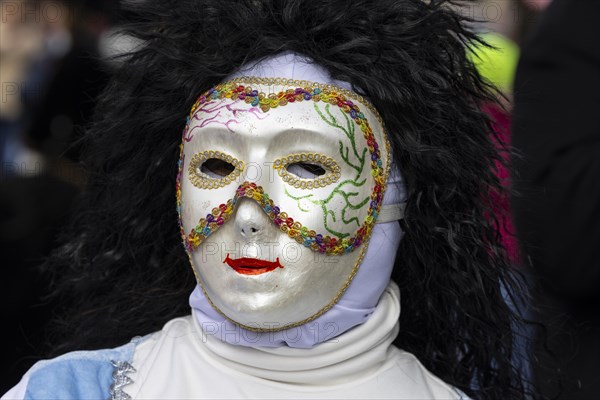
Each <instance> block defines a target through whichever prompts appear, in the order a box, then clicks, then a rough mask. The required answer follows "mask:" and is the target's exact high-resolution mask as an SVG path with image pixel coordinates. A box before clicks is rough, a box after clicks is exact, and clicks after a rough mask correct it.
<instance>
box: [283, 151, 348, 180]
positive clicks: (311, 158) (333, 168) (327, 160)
mask: <svg viewBox="0 0 600 400" xmlns="http://www.w3.org/2000/svg"><path fill="white" fill-rule="evenodd" d="M302 162H306V163H309V164H310V163H315V164H317V165H319V166H322V167H325V169H326V170H327V171H328V172H327V173H326V174H325V175H323V176H319V177H318V178H314V179H306V178H299V177H297V176H295V175H293V174H290V173H289V172H288V171H287V166H288V165H290V164H294V163H302ZM273 168H275V170H276V171H277V173H278V174H279V176H281V179H283V181H284V182H287V183H288V184H290V185H292V186H293V187H295V188H297V189H313V188H319V187H325V186H327V185H330V184H332V183H335V182H337V181H338V180H339V179H340V176H341V173H340V167H339V165H337V163H336V162H335V161H334V160H333V158H331V157H327V156H326V155H324V154H318V153H315V154H305V153H302V154H292V155H289V156H287V157H283V158H278V159H277V160H275V162H274V163H273Z"/></svg>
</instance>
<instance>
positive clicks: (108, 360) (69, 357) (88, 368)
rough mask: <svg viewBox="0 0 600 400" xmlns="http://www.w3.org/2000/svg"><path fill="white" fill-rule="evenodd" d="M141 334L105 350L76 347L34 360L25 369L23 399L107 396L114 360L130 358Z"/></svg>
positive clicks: (141, 340)
mask: <svg viewBox="0 0 600 400" xmlns="http://www.w3.org/2000/svg"><path fill="white" fill-rule="evenodd" d="M145 339H146V337H144V338H135V339H133V340H132V341H131V342H129V343H127V344H126V345H123V346H120V347H117V348H114V349H105V350H94V351H75V352H71V353H67V354H65V355H63V356H60V357H57V358H54V359H51V360H44V361H39V362H37V363H36V364H35V365H34V366H33V367H32V368H31V369H30V370H29V372H28V373H27V375H28V378H29V380H28V382H27V390H26V391H25V397H24V399H26V400H29V399H31V400H33V399H35V400H41V399H44V400H47V399H61V400H67V399H68V400H71V399H72V400H87V399H90V400H91V399H108V398H109V397H110V392H109V390H110V385H111V384H112V383H113V377H112V374H113V371H114V370H115V367H114V366H113V364H112V362H113V361H126V362H131V360H132V358H133V353H134V351H135V348H136V346H137V345H138V344H139V343H141V342H143V341H144V340H145Z"/></svg>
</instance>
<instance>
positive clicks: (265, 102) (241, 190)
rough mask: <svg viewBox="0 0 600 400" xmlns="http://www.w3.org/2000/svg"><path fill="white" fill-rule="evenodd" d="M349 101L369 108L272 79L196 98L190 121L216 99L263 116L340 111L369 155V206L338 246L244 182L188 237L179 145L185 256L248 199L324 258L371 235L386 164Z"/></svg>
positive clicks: (321, 89) (323, 90) (345, 95)
mask: <svg viewBox="0 0 600 400" xmlns="http://www.w3.org/2000/svg"><path fill="white" fill-rule="evenodd" d="M244 83H245V84H248V83H252V84H258V85H293V84H301V85H300V86H299V87H297V88H296V89H288V90H286V91H285V92H284V91H281V92H279V93H271V94H269V95H265V93H262V92H259V91H258V90H254V89H252V87H251V86H244ZM350 98H353V99H355V100H356V99H359V100H360V101H361V102H363V104H367V107H369V108H370V109H371V106H370V105H368V104H369V103H368V102H366V101H365V100H364V99H363V98H362V97H360V96H358V95H356V94H354V93H353V92H349V91H346V90H343V89H340V88H337V87H335V86H333V85H322V84H318V83H313V82H306V81H293V80H284V79H278V78H274V79H270V78H266V79H262V78H253V77H243V78H239V79H236V80H232V81H228V82H223V83H221V84H219V85H217V86H216V87H214V88H212V89H210V90H208V91H207V92H206V93H205V94H203V95H201V96H200V97H199V98H198V100H197V101H196V103H195V104H194V105H193V107H192V109H191V112H190V118H191V116H193V115H194V114H195V112H196V111H197V110H198V109H199V108H200V107H202V106H203V105H205V104H209V103H210V102H212V101H214V100H219V99H231V100H243V101H244V102H246V103H247V104H250V105H251V106H253V107H256V106H259V107H260V108H261V110H262V111H263V112H267V111H269V110H270V109H272V108H277V107H283V106H286V105H287V104H290V103H295V102H302V101H314V102H319V101H323V102H326V103H329V104H332V105H337V106H338V107H340V109H341V110H343V111H344V112H345V113H347V114H348V115H349V116H350V117H351V118H352V119H353V120H354V122H355V123H356V124H357V125H358V126H359V127H360V130H361V131H362V133H363V135H364V137H365V139H366V141H367V147H368V149H369V152H370V155H371V157H370V158H371V161H372V162H371V176H372V177H373V181H374V186H373V191H372V193H371V202H370V203H369V209H368V211H367V216H366V217H365V220H364V222H363V224H362V226H360V227H359V228H358V230H357V231H356V233H355V234H354V236H352V237H350V238H343V239H341V240H340V241H338V240H337V239H336V238H333V237H330V236H328V235H321V234H317V233H315V231H314V230H310V229H308V228H307V227H303V226H302V224H300V223H299V222H297V221H294V220H293V219H292V218H290V217H288V216H287V214H286V213H283V212H280V210H279V208H278V207H277V206H276V205H274V204H273V201H272V200H271V199H270V198H269V196H268V195H267V194H266V193H264V191H263V189H262V188H261V187H259V186H256V184H254V183H249V182H244V183H242V184H241V185H240V186H239V187H238V189H237V190H236V194H235V197H234V198H233V199H230V200H228V201H227V203H225V204H221V205H219V207H215V208H214V209H213V210H212V213H211V214H208V215H207V216H206V218H201V219H200V221H199V222H198V225H196V227H195V228H194V229H192V230H191V232H190V233H189V234H186V233H185V232H184V231H183V223H182V221H181V182H180V180H181V175H182V173H181V169H182V168H183V141H182V144H181V159H180V164H179V168H180V171H179V174H178V176H177V187H176V189H177V207H178V212H179V226H180V229H181V234H182V239H183V241H184V245H185V248H186V250H187V251H188V252H190V253H191V252H193V251H194V250H196V249H197V248H198V246H199V245H200V244H201V243H202V241H203V240H204V239H206V238H207V237H208V236H210V235H211V234H212V233H213V232H214V231H215V230H216V229H218V227H219V226H221V225H223V224H224V223H225V222H226V221H227V220H228V219H229V218H230V217H231V215H232V213H233V208H234V206H235V204H236V202H237V201H238V199H239V198H240V197H250V198H253V199H255V200H256V201H258V202H259V204H261V206H262V207H263V210H264V211H265V212H266V213H267V215H269V217H270V218H271V219H272V220H273V222H274V223H275V224H276V225H277V226H279V227H280V229H281V230H282V231H284V232H287V233H288V235H289V236H290V237H293V238H294V239H295V240H296V241H297V242H298V243H302V244H304V245H305V246H307V247H310V248H311V249H313V250H315V251H319V252H321V253H325V254H327V255H334V254H345V253H349V252H351V251H353V250H354V249H356V248H358V247H359V246H360V245H361V244H362V243H363V242H364V241H365V239H366V238H368V236H369V235H370V232H371V230H372V229H373V225H374V224H375V222H376V220H377V215H378V212H379V209H380V207H381V202H382V201H383V193H384V191H385V185H386V183H387V178H388V176H389V170H390V163H388V165H387V167H386V168H384V167H383V162H382V160H381V151H380V148H379V144H378V143H377V141H376V140H375V136H374V135H373V131H372V129H371V127H370V126H369V123H368V121H367V119H366V117H365V115H364V114H363V113H362V112H361V110H360V108H359V107H358V105H356V104H355V103H354V102H353V101H352V100H350ZM372 111H373V112H374V113H375V115H376V116H377V118H378V119H379V120H380V121H381V119H380V117H379V114H378V113H377V112H376V111H375V110H374V109H372ZM190 118H188V121H187V124H186V127H185V129H184V132H183V137H184V138H185V137H186V132H187V130H188V127H189V121H190ZM382 126H383V124H382ZM385 144H386V149H387V151H388V152H389V143H388V142H387V140H386V143H385ZM275 211H277V212H275ZM269 213H270V214H269ZM284 217H285V218H284Z"/></svg>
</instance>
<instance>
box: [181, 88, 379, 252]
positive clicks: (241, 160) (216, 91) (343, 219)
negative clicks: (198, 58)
mask: <svg viewBox="0 0 600 400" xmlns="http://www.w3.org/2000/svg"><path fill="white" fill-rule="evenodd" d="M214 129H219V131H220V132H221V135H217V134H215V131H214ZM223 132H225V134H224V136H223ZM227 132H230V133H231V135H229V136H230V137H229V140H228V138H227V136H228V135H227ZM282 132H283V134H282ZM279 134H280V137H279V136H277V135H279ZM284 134H287V135H284ZM195 135H202V138H199V137H197V140H193V139H194V137H196V136H195ZM241 139H245V140H248V141H251V143H252V145H248V143H250V142H245V141H244V140H241ZM326 139H327V140H326ZM224 141H225V142H227V141H230V142H231V143H229V144H228V145H227V146H226V147H227V150H228V151H229V152H227V151H219V148H221V149H224V147H222V146H219V145H218V143H221V144H222V143H223V142H224ZM261 141H262V142H261ZM183 143H185V146H186V148H185V151H183V150H182V160H181V162H180V174H179V175H180V177H179V179H178V182H179V183H178V189H179V190H178V193H180V189H181V184H182V180H181V177H182V176H183V175H186V174H187V175H188V177H189V183H188V182H186V180H184V181H183V184H184V185H186V184H188V185H189V184H190V183H191V184H193V186H195V187H196V190H198V189H200V190H202V191H206V192H207V193H206V198H207V200H205V201H203V202H201V203H198V204H194V205H189V204H188V205H187V208H186V205H183V207H184V209H182V204H181V201H180V197H179V198H178V203H179V210H180V215H181V214H183V215H184V218H183V219H185V220H186V222H187V221H190V220H193V221H198V223H197V224H195V225H194V226H183V225H184V224H182V225H181V227H182V236H183V238H184V242H185V244H186V248H187V250H188V251H194V250H195V249H196V248H197V247H198V246H199V245H200V244H201V243H202V242H203V241H204V240H205V239H206V238H207V237H209V236H210V235H211V234H213V233H214V232H215V231H216V230H217V229H219V227H220V226H221V225H223V224H224V223H226V221H227V220H228V219H229V217H230V216H231V214H232V213H233V211H234V209H235V205H236V204H237V202H239V200H240V199H241V198H244V197H247V198H251V199H253V200H255V201H257V202H258V203H259V204H260V206H261V208H262V209H263V211H264V212H265V213H266V214H267V215H268V216H269V218H270V219H271V220H272V221H273V223H274V224H275V225H276V226H277V227H279V228H280V229H281V230H282V231H283V232H286V233H288V235H289V236H290V237H291V238H294V239H295V240H296V241H297V242H298V243H301V244H303V245H304V246H306V247H309V248H310V249H312V250H314V251H318V252H321V253H325V254H328V255H335V254H337V255H340V254H345V253H348V252H352V251H353V250H355V249H356V248H358V247H360V246H361V245H362V243H363V242H364V240H365V238H367V237H368V236H369V234H370V231H371V229H372V227H373V225H374V223H375V222H376V219H377V215H378V212H379V207H380V206H381V201H382V198H383V194H384V191H385V184H386V182H387V178H388V175H389V167H390V165H389V164H390V162H389V161H390V150H389V143H388V140H387V137H386V135H385V132H384V127H383V124H382V122H381V118H380V117H379V114H378V113H377V112H376V110H375V109H374V108H373V107H372V106H371V105H370V104H369V103H368V102H367V101H366V100H365V99H364V98H362V97H361V96H358V95H357V94H355V93H353V92H350V91H347V90H344V89H340V88H337V87H335V86H332V85H322V84H317V83H312V82H306V81H291V80H283V79H262V78H239V79H236V80H234V81H229V82H225V83H223V84H220V85H219V86H217V87H215V88H213V89H211V90H210V91H208V92H207V93H205V94H203V95H202V96H200V97H199V99H198V101H197V102H196V103H195V104H194V106H193V108H192V111H191V113H190V118H189V119H188V124H187V126H186V129H185V131H184V139H183ZM183 143H182V144H183ZM257 143H261V144H262V145H257ZM230 153H234V154H230ZM236 153H237V154H236ZM213 157H214V158H222V159H223V160H224V161H226V162H228V163H231V164H232V165H233V166H234V167H235V169H234V170H233V172H232V173H231V174H230V175H228V176H227V177H226V178H224V179H211V178H209V177H206V176H203V175H202V174H201V173H199V172H198V167H199V166H200V165H201V163H202V162H204V161H205V160H206V159H209V158H213ZM297 163H308V164H315V165H320V166H322V167H323V170H324V171H325V173H324V174H323V175H321V176H315V177H314V179H304V178H301V177H298V176H296V175H294V174H292V173H290V172H289V167H290V165H292V164H297ZM269 169H271V171H269ZM258 175H260V178H258V177H257V176H258ZM193 189H194V188H191V187H190V188H189V190H193ZM209 198H210V199H211V201H209V200H208V199H209ZM215 200H216V201H215ZM217 201H218V203H217ZM182 211H183V213H182ZM307 213H311V214H314V213H318V214H321V218H320V219H318V220H315V219H314V218H307V215H308V214H307ZM313 216H314V215H313ZM303 220H308V221H309V222H310V224H308V223H304V222H303ZM186 225H189V223H186Z"/></svg>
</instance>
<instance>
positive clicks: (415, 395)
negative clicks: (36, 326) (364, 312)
mask: <svg viewBox="0 0 600 400" xmlns="http://www.w3.org/2000/svg"><path fill="white" fill-rule="evenodd" d="M399 315H400V301H399V290H398V287H397V286H396V285H395V284H394V283H393V282H392V283H390V285H389V286H388V288H387V289H386V290H385V291H384V293H383V295H382V297H381V300H380V302H379V304H378V305H377V307H376V309H375V311H374V312H373V314H372V315H371V317H370V318H369V319H368V320H367V322H365V323H364V324H362V325H359V326H357V327H355V328H353V329H351V330H349V331H347V332H345V333H344V334H342V335H340V336H337V337H336V338H334V339H331V340H329V341H326V342H323V343H321V344H318V345H316V346H315V347H313V348H311V349H297V348H290V347H285V346H284V347H276V348H268V347H247V346H235V345H232V344H230V343H226V342H222V341H220V340H219V339H217V338H216V337H214V336H212V335H210V334H207V333H206V332H204V331H203V330H202V329H201V328H200V325H199V324H198V322H197V321H196V319H195V318H193V317H192V316H188V317H185V318H177V319H175V320H172V321H170V322H169V323H167V324H166V325H165V327H164V328H163V330H162V331H160V332H156V333H155V334H153V335H151V336H150V338H149V339H147V340H145V341H144V342H142V343H141V344H139V345H138V347H137V349H136V351H135V354H134V357H133V360H132V365H133V367H134V368H135V369H136V372H134V373H132V374H130V375H129V377H130V378H131V379H132V380H133V383H132V384H131V385H129V386H127V387H126V390H125V391H126V393H127V394H129V395H130V396H131V397H132V398H133V399H150V398H152V399H156V398H178V399H192V398H193V399H198V398H211V399H215V398H217V399H224V398H227V399H234V398H235V399H238V398H240V399H241V398H261V399H267V398H328V399H334V398H345V399H348V398H405V399H409V398H410V399H435V398H439V399H458V398H460V395H459V394H458V392H457V391H456V390H455V389H454V388H452V387H450V386H448V385H446V384H445V383H444V382H442V381H441V380H439V379H438V378H437V377H435V376H434V375H432V374H431V373H430V372H429V371H427V370H426V369H425V368H424V367H423V366H422V365H421V364H420V363H419V362H418V360H417V359H416V358H415V357H414V356H413V355H412V354H410V353H407V352H404V351H402V350H399V349H398V348H396V347H395V346H393V345H392V342H393V340H394V339H395V338H396V336H397V334H398V331H399V323H398V317H399Z"/></svg>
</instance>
